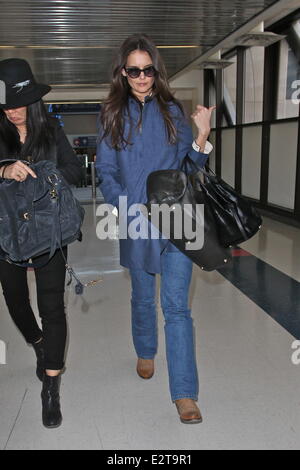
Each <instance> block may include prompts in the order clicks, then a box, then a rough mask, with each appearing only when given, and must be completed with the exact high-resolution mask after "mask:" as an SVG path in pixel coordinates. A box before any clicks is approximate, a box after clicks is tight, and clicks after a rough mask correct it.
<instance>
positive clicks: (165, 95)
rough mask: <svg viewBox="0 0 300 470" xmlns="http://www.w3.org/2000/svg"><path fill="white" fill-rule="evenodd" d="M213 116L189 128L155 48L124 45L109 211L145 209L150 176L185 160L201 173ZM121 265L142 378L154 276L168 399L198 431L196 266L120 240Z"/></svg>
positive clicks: (105, 172) (113, 112)
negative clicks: (192, 298)
mask: <svg viewBox="0 0 300 470" xmlns="http://www.w3.org/2000/svg"><path fill="white" fill-rule="evenodd" d="M212 110H213V108H210V109H207V108H204V107H203V106H197V109H196V111H195V112H194V114H193V116H192V117H193V120H194V122H195V124H196V126H197V128H198V135H197V138H196V139H195V141H194V142H193V137H192V131H191V128H190V126H189V125H188V123H187V122H186V120H185V117H184V113H183V109H182V106H181V104H180V103H179V102H178V101H177V100H176V99H175V98H174V96H173V94H172V93H171V90H170V87H169V84H168V81H167V75H166V70H165V66H164V64H163V61H162V59H161V57H160V55H159V53H158V50H157V48H156V47H155V45H154V43H153V42H152V40H151V39H150V38H149V37H147V36H146V35H134V36H131V37H129V38H128V39H126V40H125V42H124V43H123V44H122V46H121V48H120V50H119V52H118V54H117V57H116V60H115V63H114V66H113V77H112V82H111V88H110V93H109V96H108V98H107V100H106V102H105V103H104V105H103V107H102V111H101V116H100V122H101V127H100V139H99V144H98V149H97V160H96V168H97V171H98V174H99V177H100V180H101V181H102V183H101V191H102V193H103V195H104V198H105V200H106V202H107V203H109V204H112V205H114V206H116V207H118V202H119V197H120V196H127V204H128V206H130V205H131V204H134V203H142V204H144V203H145V202H146V201H147V195H146V180H147V176H148V175H149V173H151V172H152V171H155V170H161V169H171V168H172V169H177V168H179V167H180V164H181V162H182V160H183V158H184V157H185V155H186V154H187V153H188V154H189V156H190V157H191V158H192V159H193V160H194V161H196V162H197V163H198V164H199V165H201V166H203V165H204V164H205V162H206V159H207V155H206V154H207V153H208V152H209V151H210V149H211V146H210V144H209V143H207V138H208V135H209V132H210V118H211V113H212ZM120 262H121V264H122V265H123V266H125V267H126V268H128V269H129V272H130V276H131V283H132V299H131V308H132V335H133V343H134V347H135V350H136V354H137V357H138V360H137V373H138V375H139V376H140V377H142V378H144V379H150V378H151V377H152V376H153V374H154V357H155V354H156V352H157V321H156V305H155V274H158V273H159V274H160V275H161V293H160V298H161V306H162V310H163V314H164V318H165V338H166V354H167V363H168V373H169V385H170V393H171V399H172V401H173V402H175V404H176V406H177V410H178V413H179V416H180V419H181V421H182V422H183V423H200V422H201V421H202V417H201V413H200V410H199V408H198V406H197V404H196V401H197V400H198V377H197V368H196V361H195V351H194V340H193V324H192V318H191V312H190V310H189V308H188V294H189V286H190V281H191V275H192V262H191V261H190V259H189V258H187V257H186V256H185V255H184V254H182V253H181V252H179V251H178V250H177V249H176V248H175V247H174V246H173V245H172V244H171V243H170V242H169V241H168V240H166V239H162V238H160V239H142V238H138V239H130V238H127V239H121V240H120Z"/></svg>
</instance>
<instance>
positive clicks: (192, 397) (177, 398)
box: [172, 394, 198, 403]
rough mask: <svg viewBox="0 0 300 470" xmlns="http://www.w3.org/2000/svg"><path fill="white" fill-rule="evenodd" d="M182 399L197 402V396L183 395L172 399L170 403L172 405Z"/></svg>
mask: <svg viewBox="0 0 300 470" xmlns="http://www.w3.org/2000/svg"><path fill="white" fill-rule="evenodd" d="M183 398H191V400H195V401H198V396H197V395H188V394H185V395H178V396H176V397H174V398H173V397H172V402H173V403H174V402H175V401H176V400H182V399H183Z"/></svg>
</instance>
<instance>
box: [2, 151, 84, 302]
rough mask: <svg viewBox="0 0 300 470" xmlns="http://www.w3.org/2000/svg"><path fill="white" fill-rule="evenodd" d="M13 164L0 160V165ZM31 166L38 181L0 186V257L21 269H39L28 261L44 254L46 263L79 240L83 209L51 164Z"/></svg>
mask: <svg viewBox="0 0 300 470" xmlns="http://www.w3.org/2000/svg"><path fill="white" fill-rule="evenodd" d="M16 161H17V160H2V161H1V165H3V164H11V163H14V162H16ZM23 163H26V164H28V162H26V161H23ZM30 167H31V168H32V169H33V171H34V172H35V174H36V175H37V178H32V177H31V176H30V175H29V176H28V177H27V178H26V180H25V181H22V182H18V181H15V180H12V179H3V180H2V181H1V183H0V258H1V259H3V260H5V261H8V262H9V263H14V264H17V265H19V266H23V267H30V266H32V267H40V266H43V265H44V264H45V263H43V264H42V265H39V264H38V262H35V263H28V260H29V259H31V258H36V257H38V256H39V255H42V254H46V253H49V257H48V260H49V259H50V258H51V257H52V256H53V254H54V253H55V251H56V250H57V249H60V250H61V251H62V247H63V246H65V245H68V244H69V243H72V242H73V241H75V240H78V239H79V240H80V239H81V225H82V222H83V218H84V209H83V208H82V207H81V206H80V204H79V202H78V201H77V199H76V198H75V197H74V196H73V193H72V190H71V187H70V186H69V184H68V183H67V182H66V181H65V179H64V178H63V177H62V175H61V173H60V171H59V170H58V169H57V168H56V166H55V164H54V163H53V162H51V161H49V160H42V161H39V162H37V163H32V164H30ZM62 254H63V252H62ZM63 256H64V255H63ZM65 261H66V260H65ZM46 262H47V261H46ZM66 268H67V270H68V272H69V274H70V276H71V277H74V278H75V279H76V281H77V285H76V286H75V290H76V292H77V293H81V292H82V289H83V284H82V283H81V282H80V281H79V279H78V278H77V277H76V275H75V273H74V271H73V269H72V268H71V267H70V266H69V265H68V264H67V262H66ZM71 277H70V279H71Z"/></svg>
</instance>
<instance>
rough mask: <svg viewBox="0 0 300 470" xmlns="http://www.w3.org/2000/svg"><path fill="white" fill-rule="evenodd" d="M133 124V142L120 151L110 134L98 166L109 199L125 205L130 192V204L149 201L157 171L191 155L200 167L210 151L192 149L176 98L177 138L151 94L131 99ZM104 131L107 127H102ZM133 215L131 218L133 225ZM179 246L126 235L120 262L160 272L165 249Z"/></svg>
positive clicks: (100, 146)
mask: <svg viewBox="0 0 300 470" xmlns="http://www.w3.org/2000/svg"><path fill="white" fill-rule="evenodd" d="M128 100H129V102H128V109H129V114H130V118H131V122H132V123H133V130H132V133H131V136H130V145H127V146H126V147H125V148H124V149H121V150H119V151H117V150H115V149H113V148H112V147H111V146H110V145H109V142H108V141H107V139H103V140H101V141H100V142H99V144H98V146H97V159H96V169H97V174H98V176H99V179H100V181H101V184H100V189H101V192H102V194H103V196H104V199H105V202H106V203H108V204H112V205H113V206H116V207H118V206H119V196H127V205H128V207H130V205H132V204H135V203H141V204H145V203H146V202H147V194H146V181H147V177H148V175H149V174H150V173H151V172H152V171H155V170H164V169H178V168H179V167H180V164H181V162H182V160H183V158H184V157H185V156H186V155H187V154H188V155H189V156H190V157H191V158H192V159H193V160H194V161H195V162H196V163H197V164H198V165H199V166H204V165H205V163H206V160H207V155H206V154H204V153H201V152H196V151H195V150H194V149H193V148H192V141H193V135H192V129H191V127H190V125H189V124H188V123H187V121H186V119H185V118H184V116H183V115H182V113H181V110H180V109H179V108H178V106H177V105H176V104H175V103H172V102H170V104H169V109H170V113H171V116H172V118H173V123H174V125H175V127H176V129H177V142H176V143H175V144H170V143H169V142H168V135H167V130H166V126H165V123H164V120H163V116H162V114H161V112H160V109H159V105H158V103H157V100H156V98H155V97H154V98H150V97H146V99H145V104H144V106H142V105H141V103H140V102H139V101H137V100H136V99H135V98H134V97H133V96H129V98H128ZM129 125H130V120H129V117H128V116H127V118H126V117H125V136H128V134H129ZM100 136H101V129H100ZM131 221H132V218H131V217H128V221H127V222H128V224H129V223H131ZM165 249H167V250H169V251H177V248H175V246H174V245H173V244H172V243H171V242H169V241H168V240H167V239H164V238H159V239H150V237H149V238H148V239H142V238H138V239H131V238H129V237H128V238H127V239H120V264H121V265H122V266H124V267H126V268H130V269H142V270H143V271H146V272H148V273H160V271H161V269H160V255H161V253H162V252H163V251H164V250H165Z"/></svg>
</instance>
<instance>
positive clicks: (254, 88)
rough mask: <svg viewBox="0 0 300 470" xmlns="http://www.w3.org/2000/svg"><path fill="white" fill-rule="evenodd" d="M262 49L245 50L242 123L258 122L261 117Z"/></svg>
mask: <svg viewBox="0 0 300 470" xmlns="http://www.w3.org/2000/svg"><path fill="white" fill-rule="evenodd" d="M264 58H265V50H264V47H251V48H249V49H247V50H246V67H245V114H244V122H245V123H248V122H260V121H262V117H263V88H264Z"/></svg>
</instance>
